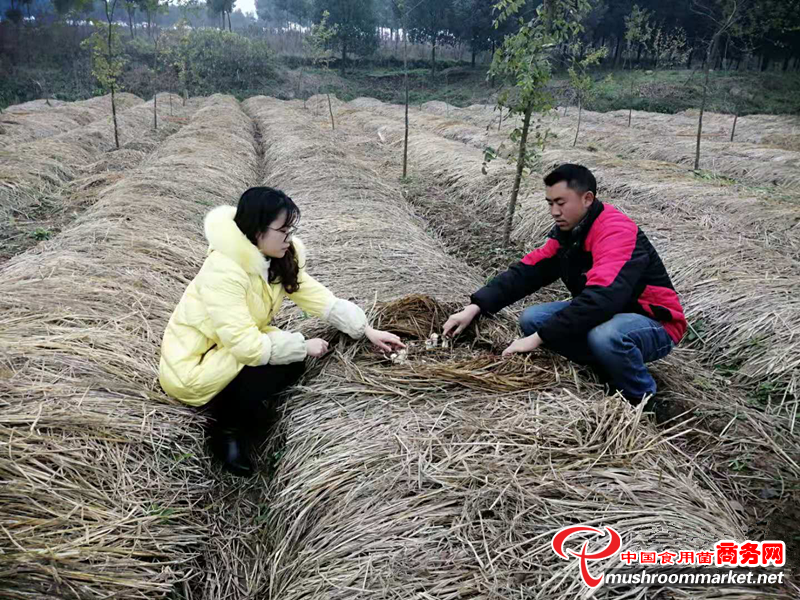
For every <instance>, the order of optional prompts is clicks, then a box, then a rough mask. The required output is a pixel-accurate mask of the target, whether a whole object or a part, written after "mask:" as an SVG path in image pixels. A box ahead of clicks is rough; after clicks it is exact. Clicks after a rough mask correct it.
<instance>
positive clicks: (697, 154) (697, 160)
mask: <svg viewBox="0 0 800 600" xmlns="http://www.w3.org/2000/svg"><path fill="white" fill-rule="evenodd" d="M716 47H717V38H716V37H715V38H714V39H713V40H711V48H709V50H708V55H707V56H706V79H705V83H704V84H703V99H702V100H701V102H700V117H699V118H698V119H697V149H696V150H695V155H694V170H695V171H697V170H698V169H699V168H700V140H701V139H702V137H703V113H704V112H705V110H706V98H707V97H708V75H709V72H710V71H711V61H712V60H713V58H714V51H715V50H716Z"/></svg>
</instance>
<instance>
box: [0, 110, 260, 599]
mask: <svg viewBox="0 0 800 600" xmlns="http://www.w3.org/2000/svg"><path fill="white" fill-rule="evenodd" d="M256 169H257V154H256V149H255V147H254V136H253V128H252V122H251V121H250V119H249V118H247V116H246V115H244V114H243V113H242V112H241V110H240V109H239V107H238V103H237V102H236V101H235V100H233V99H232V98H229V97H212V98H211V99H210V100H209V101H208V102H207V103H206V104H205V106H204V108H202V109H201V110H199V111H198V112H197V113H196V114H195V116H194V117H193V119H192V120H191V122H190V123H189V124H188V125H187V126H186V127H184V128H183V129H182V130H181V131H180V132H178V133H177V134H175V135H174V136H172V137H171V138H169V139H168V140H167V141H166V142H165V143H164V145H163V146H162V147H161V148H160V149H159V150H158V152H157V153H156V155H155V156H153V157H152V158H151V159H150V160H149V161H148V162H147V163H146V164H145V165H143V166H141V167H140V168H138V169H136V170H134V171H132V172H130V173H129V174H128V176H126V177H124V178H122V179H120V180H119V181H118V182H117V183H116V184H115V185H114V186H113V188H112V189H110V190H109V191H108V192H107V193H106V194H105V195H104V197H103V198H102V199H101V200H100V201H99V202H98V203H97V204H96V205H95V206H93V207H92V208H91V209H90V210H88V211H87V212H86V213H84V214H83V215H82V216H81V217H80V218H79V219H78V221H77V222H76V223H75V224H74V225H73V226H72V227H70V228H69V229H67V230H66V231H64V232H63V233H62V234H61V235H59V236H58V237H56V238H55V239H54V240H52V241H51V242H49V243H47V244H44V245H43V246H41V247H40V248H39V249H38V251H37V252H35V253H34V252H29V253H25V254H21V255H19V256H17V257H15V258H14V259H12V260H11V261H10V262H9V263H7V264H6V265H5V266H4V267H3V269H2V271H0V314H2V324H1V325H0V348H1V349H2V350H1V351H0V365H1V366H2V372H1V373H0V398H2V400H1V401H0V429H2V435H1V436H0V438H1V439H2V440H3V443H2V452H0V478H1V479H2V485H0V526H1V527H2V531H3V532H4V535H3V541H1V542H0V589H2V590H3V591H4V593H5V594H6V595H7V597H13V598H17V599H22V598H30V599H31V600H34V599H35V600H40V599H46V598H76V597H80V598H109V597H118V598H166V597H174V595H173V594H174V593H175V592H176V591H177V592H178V593H179V594H180V595H181V597H185V598H194V597H206V598H223V597H229V596H227V595H225V594H224V593H223V591H224V588H225V587H226V586H225V585H217V584H216V583H214V582H215V578H217V577H219V578H222V579H223V580H224V579H226V578H227V577H229V576H230V575H229V574H227V573H219V572H217V571H215V570H214V558H213V555H208V553H207V551H206V548H207V547H208V544H207V542H208V539H209V537H211V536H215V535H217V534H218V533H219V531H218V529H217V527H218V526H219V524H222V523H226V520H225V519H218V518H217V516H218V515H217V514H216V506H217V504H216V500H215V496H214V495H213V494H212V492H213V491H214V490H215V489H217V486H218V485H219V482H217V481H216V480H215V477H214V475H213V473H212V472H210V471H209V469H208V465H209V462H208V457H207V456H205V452H204V450H203V444H202V439H203V434H202V424H201V422H200V420H199V419H198V418H197V415H196V413H194V412H193V411H191V410H190V409H188V408H185V407H180V406H173V405H170V403H169V400H168V398H166V397H165V396H164V394H163V392H161V391H160V389H159V388H158V384H157V381H156V374H157V366H158V350H159V345H160V341H161V334H162V331H163V328H164V326H165V325H166V322H167V319H168V318H169V315H170V313H171V312H172V309H173V307H174V305H175V304H176V302H177V301H178V299H179V298H180V296H181V294H182V293H183V289H184V287H185V285H186V284H187V283H188V281H189V279H190V278H191V277H193V276H194V274H195V273H196V272H197V269H198V268H199V266H200V264H201V262H202V260H203V257H204V253H205V245H204V244H203V242H202V235H201V234H200V229H201V221H202V217H203V215H204V214H205V212H206V211H207V210H208V206H210V205H216V204H219V203H222V202H231V201H234V200H235V199H236V198H237V197H238V195H239V194H240V193H241V192H242V191H243V189H244V188H245V187H246V186H248V185H250V184H252V183H253V181H254V179H255V173H256ZM223 492H224V490H223ZM210 494H212V495H210ZM230 516H231V515H228V517H230ZM236 521H237V519H236V518H234V519H233V524H232V525H231V528H229V530H228V533H230V534H232V535H236V529H235V526H236ZM239 526H240V527H245V526H246V525H244V524H239ZM218 537H219V538H220V539H221V538H222V536H218ZM209 582H211V583H209ZM206 588H212V589H216V590H217V592H209V593H205V592H204V590H205V589H206ZM4 597H5V596H4Z"/></svg>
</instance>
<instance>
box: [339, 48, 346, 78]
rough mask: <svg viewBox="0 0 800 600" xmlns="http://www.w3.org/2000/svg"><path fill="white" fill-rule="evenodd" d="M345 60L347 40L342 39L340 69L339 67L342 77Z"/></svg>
mask: <svg viewBox="0 0 800 600" xmlns="http://www.w3.org/2000/svg"><path fill="white" fill-rule="evenodd" d="M345 61H347V40H344V39H343V40H342V66H341V69H340V70H341V72H342V77H344V74H345V67H344V64H345Z"/></svg>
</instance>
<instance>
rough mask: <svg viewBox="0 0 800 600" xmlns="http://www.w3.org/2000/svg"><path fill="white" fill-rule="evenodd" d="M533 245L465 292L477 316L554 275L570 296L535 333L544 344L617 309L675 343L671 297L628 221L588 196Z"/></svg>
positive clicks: (680, 317)
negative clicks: (650, 323) (569, 223)
mask: <svg viewBox="0 0 800 600" xmlns="http://www.w3.org/2000/svg"><path fill="white" fill-rule="evenodd" d="M547 237H548V239H547V242H546V243H545V245H544V246H542V247H541V248H538V249H537V250H534V251H533V252H531V253H530V254H528V255H527V256H525V257H524V258H523V259H522V260H521V261H520V262H518V263H516V264H514V265H512V266H511V267H509V269H508V270H507V271H505V272H504V273H501V274H500V275H498V276H497V277H495V278H494V279H493V280H492V281H490V282H489V283H488V284H487V285H486V286H484V287H483V288H481V289H480V290H478V291H477V292H475V293H474V294H472V296H471V301H472V303H473V304H477V305H478V306H479V307H480V309H481V314H487V315H491V314H493V313H496V312H497V311H499V310H501V309H502V308H505V307H506V306H508V305H510V304H513V303H514V302H516V301H517V300H521V299H522V298H524V297H525V296H527V295H529V294H532V293H534V292H536V291H537V290H539V289H540V288H542V287H544V286H546V285H549V284H551V283H553V282H554V281H555V280H556V279H558V278H561V280H562V281H563V282H564V284H565V285H566V286H567V288H568V289H569V291H570V292H571V293H572V302H571V303H570V304H569V306H567V307H565V308H564V309H563V310H561V311H559V312H557V313H556V314H555V315H553V316H552V317H551V318H550V319H549V320H548V321H547V322H546V323H545V324H544V325H543V326H542V327H541V328H540V329H539V331H538V332H537V333H538V334H539V337H541V338H542V341H543V342H545V344H547V343H548V341H554V340H561V339H564V338H574V337H585V336H586V335H587V334H588V333H589V331H590V330H591V329H593V328H594V327H597V326H598V325H600V324H601V323H604V322H605V321H608V320H609V319H611V318H612V317H613V316H614V315H616V314H618V313H629V312H631V313H638V314H642V315H646V316H648V317H650V318H651V319H655V320H657V321H660V322H661V324H662V325H663V326H664V329H666V331H667V333H668V334H669V336H670V337H671V338H672V339H673V341H674V342H675V343H676V344H677V343H678V342H679V341H680V340H681V338H682V337H683V334H684V333H685V332H686V327H687V324H686V317H685V316H684V314H683V308H682V307H681V303H680V300H679V299H678V294H677V293H676V292H675V288H674V287H673V285H672V281H671V280H670V278H669V275H668V274H667V270H666V269H665V268H664V263H662V262H661V258H660V257H659V255H658V253H657V252H656V250H655V248H653V245H652V244H651V243H650V240H648V239H647V236H646V235H645V234H644V232H642V231H641V230H640V229H639V228H638V227H637V225H636V223H634V222H633V221H632V220H631V219H629V218H628V217H627V216H625V215H624V214H622V213H621V212H620V211H619V210H617V209H616V208H614V207H613V206H611V205H610V204H603V203H602V202H600V201H599V200H595V201H594V202H593V203H592V205H591V206H590V207H589V212H588V213H587V214H586V216H585V217H584V219H583V220H582V221H581V222H580V223H579V224H578V225H577V226H576V227H575V228H574V229H572V230H571V231H568V232H564V231H561V230H560V229H559V228H558V227H557V226H556V227H553V229H552V230H551V231H550V233H549V234H548V236H547Z"/></svg>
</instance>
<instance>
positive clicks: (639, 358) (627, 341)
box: [519, 302, 674, 404]
mask: <svg viewBox="0 0 800 600" xmlns="http://www.w3.org/2000/svg"><path fill="white" fill-rule="evenodd" d="M569 304H570V303H569V302H548V303H546V304H539V305H538V306H531V307H529V308H526V309H525V311H524V312H523V313H522V316H521V317H520V320H519V321H520V327H522V331H523V332H524V333H525V335H526V336H528V335H533V334H534V333H535V332H536V331H537V330H538V329H539V328H540V327H541V326H542V325H544V323H545V322H546V321H547V320H548V319H549V318H550V317H552V316H553V315H554V314H556V313H557V312H559V311H560V310H562V309H563V308H566V307H567V306H569ZM673 346H674V342H673V341H672V338H671V337H669V334H668V333H667V331H666V330H665V329H664V327H663V326H662V325H661V324H660V323H659V322H658V321H654V320H653V319H651V318H649V317H646V316H644V315H639V314H636V313H619V314H616V315H614V316H613V317H612V318H611V319H609V320H608V321H606V322H605V323H601V324H600V325H598V326H597V327H595V328H594V329H592V330H590V331H589V333H588V334H587V335H586V337H582V338H577V337H575V338H569V339H564V340H558V341H556V342H553V343H551V344H549V345H546V347H547V348H549V349H551V350H554V351H555V352H558V353H559V354H561V355H562V356H564V357H566V358H568V359H570V360H572V361H575V362H578V363H581V364H585V365H590V366H593V367H599V369H600V370H601V371H602V372H604V373H603V374H604V375H605V376H606V377H608V379H609V380H610V383H611V384H613V385H614V386H616V388H617V389H618V390H620V391H621V392H622V394H623V396H625V398H627V399H628V400H629V401H630V402H631V403H633V404H638V403H639V402H640V401H641V399H642V397H643V396H644V395H646V394H648V395H649V394H655V392H656V382H655V380H654V379H653V377H652V375H650V372H649V371H648V370H647V367H645V366H644V365H645V363H648V362H651V361H654V360H658V359H659V358H664V357H665V356H666V355H667V354H669V353H670V351H671V350H672V347H673Z"/></svg>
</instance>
